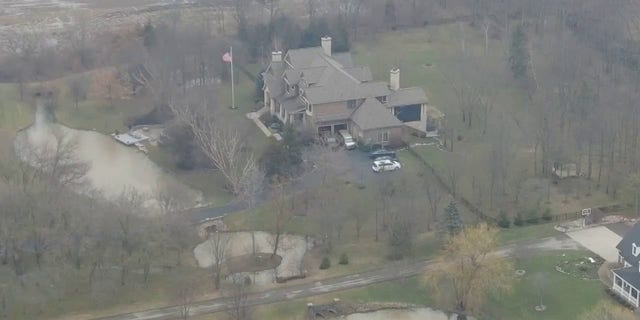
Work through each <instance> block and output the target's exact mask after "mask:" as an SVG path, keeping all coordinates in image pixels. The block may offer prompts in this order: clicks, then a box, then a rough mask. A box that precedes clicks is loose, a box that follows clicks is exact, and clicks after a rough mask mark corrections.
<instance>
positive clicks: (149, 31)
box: [142, 21, 158, 50]
mask: <svg viewBox="0 0 640 320" xmlns="http://www.w3.org/2000/svg"><path fill="white" fill-rule="evenodd" d="M142 36H143V44H144V47H145V48H147V50H149V49H151V48H153V47H154V46H155V45H156V43H157V42H158V40H157V37H156V29H155V28H154V27H153V25H152V24H151V21H147V23H146V24H145V25H144V29H142Z"/></svg>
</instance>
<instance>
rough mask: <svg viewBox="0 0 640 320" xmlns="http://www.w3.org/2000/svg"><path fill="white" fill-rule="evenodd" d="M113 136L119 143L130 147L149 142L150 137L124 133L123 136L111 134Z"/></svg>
mask: <svg viewBox="0 0 640 320" xmlns="http://www.w3.org/2000/svg"><path fill="white" fill-rule="evenodd" d="M111 136H112V137H113V138H114V139H116V140H117V141H118V142H120V143H122V144H124V145H126V146H130V145H134V144H136V143H140V142H142V141H146V140H149V137H147V136H145V135H144V134H141V133H123V134H115V133H113V134H111Z"/></svg>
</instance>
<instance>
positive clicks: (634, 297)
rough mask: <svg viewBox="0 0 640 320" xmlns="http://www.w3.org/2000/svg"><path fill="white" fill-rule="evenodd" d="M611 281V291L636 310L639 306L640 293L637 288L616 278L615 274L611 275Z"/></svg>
mask: <svg viewBox="0 0 640 320" xmlns="http://www.w3.org/2000/svg"><path fill="white" fill-rule="evenodd" d="M612 273H613V272H612ZM612 279H613V285H612V287H611V288H612V289H613V291H615V292H616V293H617V294H618V295H620V296H621V297H623V298H624V299H625V300H627V301H629V302H630V303H631V304H632V305H633V306H635V307H636V308H637V307H638V306H639V305H640V300H639V299H640V291H639V290H638V288H635V287H634V286H632V285H631V284H629V283H628V282H626V281H624V279H622V278H620V277H618V276H617V275H616V274H615V273H613V278H612Z"/></svg>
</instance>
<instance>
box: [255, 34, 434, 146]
mask: <svg viewBox="0 0 640 320" xmlns="http://www.w3.org/2000/svg"><path fill="white" fill-rule="evenodd" d="M389 76H390V78H389V82H388V83H387V82H381V81H373V77H372V75H371V70H370V69H369V68H368V67H363V66H355V65H354V64H353V61H352V58H351V54H350V53H348V52H347V53H333V52H332V50H331V38H330V37H323V38H322V39H321V46H320V47H314V48H304V49H295V50H289V51H288V52H287V53H286V55H284V56H283V54H282V52H273V53H272V61H271V64H270V65H269V67H268V68H267V70H266V71H265V72H264V74H263V77H264V83H265V86H264V104H265V107H267V108H269V110H270V112H271V114H272V115H274V116H277V117H278V118H279V119H280V120H281V121H282V122H284V123H293V124H296V125H299V126H304V127H306V128H311V129H312V130H313V131H314V132H316V133H318V134H319V135H323V134H333V133H337V132H338V131H339V130H348V131H349V132H350V133H351V135H352V136H353V137H354V138H355V139H356V140H358V141H359V142H361V143H364V144H382V145H397V144H400V143H401V139H402V135H403V132H404V130H414V131H418V132H420V133H422V134H423V135H428V136H436V135H438V130H439V129H440V126H441V121H442V119H443V117H444V115H443V114H442V113H441V112H440V111H438V110H437V109H435V108H433V107H431V106H429V105H428V102H429V101H428V99H427V96H426V94H425V93H424V90H422V89H421V88H400V70H399V69H393V70H391V72H390V75H389Z"/></svg>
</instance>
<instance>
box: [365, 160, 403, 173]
mask: <svg viewBox="0 0 640 320" xmlns="http://www.w3.org/2000/svg"><path fill="white" fill-rule="evenodd" d="M400 168H402V166H401V165H400V162H398V161H394V160H389V159H383V160H376V161H374V162H373V165H372V166H371V169H372V170H373V172H383V171H396V170H398V169H400Z"/></svg>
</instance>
